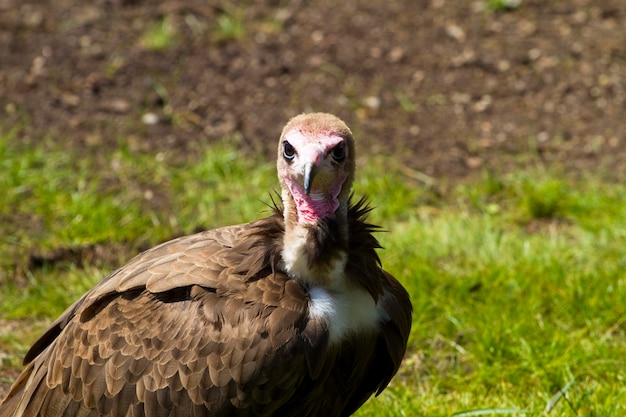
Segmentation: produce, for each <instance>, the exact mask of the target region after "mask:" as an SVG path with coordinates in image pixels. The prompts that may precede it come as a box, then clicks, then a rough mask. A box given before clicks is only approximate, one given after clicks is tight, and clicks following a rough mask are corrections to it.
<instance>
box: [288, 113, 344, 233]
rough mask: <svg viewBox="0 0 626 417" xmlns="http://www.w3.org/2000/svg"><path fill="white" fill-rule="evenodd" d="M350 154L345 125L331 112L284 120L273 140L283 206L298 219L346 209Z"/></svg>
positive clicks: (312, 219)
mask: <svg viewBox="0 0 626 417" xmlns="http://www.w3.org/2000/svg"><path fill="white" fill-rule="evenodd" d="M354 152H355V151H354V139H353V137H352V133H351V132H350V129H349V128H348V126H346V124H345V123H344V122H342V121H341V120H340V119H338V118H337V117H335V116H333V115H331V114H326V113H309V114H302V115H299V116H296V117H294V118H293V119H291V120H290V121H289V123H287V125H286V126H285V128H284V129H283V132H282V134H281V137H280V141H279V144H278V163H277V165H278V176H279V179H280V183H281V186H282V189H283V200H284V201H283V202H284V204H285V207H286V208H289V207H291V206H293V207H295V212H296V219H295V221H296V222H297V223H300V224H310V223H316V222H318V221H319V220H321V219H324V218H336V217H337V216H338V215H339V213H340V212H345V210H347V202H348V199H349V196H350V190H351V188H352V181H353V178H354V171H355V159H354V158H355V153H354ZM344 214H345V213H344Z"/></svg>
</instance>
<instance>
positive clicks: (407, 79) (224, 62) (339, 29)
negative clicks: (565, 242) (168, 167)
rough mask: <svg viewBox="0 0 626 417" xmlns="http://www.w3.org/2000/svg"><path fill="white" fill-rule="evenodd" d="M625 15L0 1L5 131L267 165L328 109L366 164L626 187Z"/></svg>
mask: <svg viewBox="0 0 626 417" xmlns="http://www.w3.org/2000/svg"><path fill="white" fill-rule="evenodd" d="M492 3H494V2H492ZM625 23H626V2H624V1H623V0H602V1H600V0H569V1H545V0H523V1H522V3H521V5H520V6H519V7H518V8H516V9H515V10H509V11H505V10H493V9H491V8H489V7H487V0H485V1H480V0H477V1H456V0H354V1H342V2H337V1H331V0H311V1H304V0H294V1H284V0H267V1H260V0H244V1H240V2H235V1H232V2H228V1H225V0H221V1H220V0H214V1H200V0H186V1H181V0H167V1H147V0H95V1H79V0H55V1H44V0H32V1H29V0H0V129H1V130H2V131H3V132H6V131H8V130H10V129H16V131H17V132H18V134H17V135H16V140H19V141H21V142H22V143H23V144H25V145H26V146H28V145H29V144H35V143H36V142H37V141H40V140H42V139H43V138H51V139H52V140H54V141H57V142H59V143H60V144H61V145H62V146H66V147H67V148H73V149H81V150H83V151H84V152H88V153H92V154H97V155H106V154H107V153H108V152H110V151H111V150H113V149H116V148H117V147H120V146H129V147H131V148H132V149H138V150H141V151H145V152H155V153H156V152H171V153H174V154H176V155H181V156H182V157H184V155H186V154H188V153H191V152H196V151H197V149H199V147H204V146H206V145H207V143H210V142H211V141H215V140H219V139H220V138H222V137H224V136H225V135H233V136H232V137H238V138H239V139H238V143H240V144H241V146H242V147H244V148H245V149H246V150H247V151H249V152H265V153H267V155H268V157H271V155H273V149H274V146H275V142H276V139H277V137H278V135H279V133H280V129H281V127H282V126H283V124H284V123H285V122H286V120H287V119H288V118H289V117H291V116H293V115H295V114H297V113H300V112H302V111H311V110H315V111H328V112H332V113H335V114H337V115H338V116H340V117H342V118H343V119H344V120H346V122H347V123H348V124H349V125H350V126H351V127H352V128H353V130H354V132H355V134H356V135H357V139H358V140H359V143H360V148H361V154H364V153H370V154H371V153H377V154H384V155H387V156H389V158H390V161H395V160H396V159H397V160H398V161H399V162H397V163H399V164H402V165H403V166H404V167H406V168H407V169H408V170H411V172H419V173H423V174H426V175H427V176H429V177H431V178H434V179H435V180H441V181H444V182H447V181H450V182H455V181H462V180H464V179H466V178H468V177H471V176H472V175H477V174H478V175H480V173H482V172H484V171H486V170H489V171H498V172H500V171H506V170H510V169H513V168H520V167H528V166H536V165H546V166H550V167H556V169H559V170H563V171H565V172H569V173H574V174H576V173H585V172H594V173H601V175H604V176H606V177H607V178H610V179H612V180H620V179H621V178H623V176H624V174H626V152H625V151H626V135H625V129H624V126H625V125H626V122H625V121H626V117H625V111H626V24H625ZM48 140H50V139H48ZM393 163H396V162H393ZM0 193H1V191H0ZM24 227H25V228H26V227H28V225H26V224H25V225H24Z"/></svg>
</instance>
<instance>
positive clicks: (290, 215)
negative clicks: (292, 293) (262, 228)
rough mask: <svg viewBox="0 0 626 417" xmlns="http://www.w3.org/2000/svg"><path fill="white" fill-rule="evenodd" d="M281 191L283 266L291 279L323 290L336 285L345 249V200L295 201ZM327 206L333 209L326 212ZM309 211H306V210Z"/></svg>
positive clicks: (346, 223) (346, 238)
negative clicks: (322, 287) (283, 231)
mask: <svg viewBox="0 0 626 417" xmlns="http://www.w3.org/2000/svg"><path fill="white" fill-rule="evenodd" d="M299 197H300V196H292V194H291V193H288V192H283V205H284V219H285V234H284V242H283V252H282V259H283V264H284V265H283V266H284V269H285V271H286V272H287V273H288V274H289V275H290V276H292V277H293V278H295V279H299V280H302V281H304V282H306V283H308V284H310V285H321V286H324V287H328V286H332V285H333V283H334V284H338V283H339V282H340V281H342V280H343V279H344V278H343V277H344V275H345V266H346V263H347V248H348V243H347V242H348V221H347V220H348V219H347V216H348V201H347V199H344V198H335V200H336V202H333V203H332V204H329V203H328V202H324V203H320V202H318V201H315V200H314V199H313V198H311V196H305V197H309V198H310V200H308V201H304V202H303V201H302V200H298V198H299ZM329 207H336V208H335V209H334V210H333V211H329ZM309 209H310V210H311V212H307V210H309Z"/></svg>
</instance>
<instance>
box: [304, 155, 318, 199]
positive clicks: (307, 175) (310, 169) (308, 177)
mask: <svg viewBox="0 0 626 417" xmlns="http://www.w3.org/2000/svg"><path fill="white" fill-rule="evenodd" d="M315 174H316V170H315V165H314V164H313V163H312V162H307V163H306V164H305V165H304V194H306V195H309V193H310V192H311V184H312V183H313V178H315Z"/></svg>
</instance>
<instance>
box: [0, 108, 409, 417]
mask: <svg viewBox="0 0 626 417" xmlns="http://www.w3.org/2000/svg"><path fill="white" fill-rule="evenodd" d="M277 156H278V158H277V173H278V179H279V183H280V191H279V192H277V193H276V194H277V197H279V199H278V198H276V200H278V201H274V198H273V199H272V201H273V204H268V206H270V213H268V216H267V217H264V218H261V219H259V220H254V221H251V222H250V223H246V224H240V225H233V226H224V227H220V228H216V229H211V230H204V231H201V232H197V233H195V234H191V235H188V236H183V237H179V238H176V239H173V240H170V241H168V242H165V243H162V244H160V245H157V246H155V247H153V248H151V249H148V250H147V251H145V252H143V253H141V254H139V255H137V256H135V257H134V258H133V259H131V260H130V261H129V262H128V263H126V264H125V265H124V266H122V267H121V268H119V269H117V270H115V271H114V272H112V273H111V274H110V275H108V276H106V277H105V278H104V279H102V280H101V281H100V282H98V283H97V284H95V285H94V286H93V287H92V288H91V289H90V290H88V291H87V292H86V293H85V294H84V295H83V296H82V297H81V298H80V299H79V300H78V301H76V302H75V303H74V304H73V305H71V306H70V307H69V308H67V310H66V311H65V312H64V313H63V314H62V315H61V316H60V317H59V318H58V319H57V320H56V321H54V322H53V323H52V325H51V326H50V328H49V329H48V330H47V331H46V332H44V333H43V335H42V336H41V337H40V338H39V339H38V340H37V341H36V342H35V343H34V344H33V345H32V347H31V348H30V349H29V350H28V352H27V353H26V355H25V358H24V366H25V368H24V370H23V371H22V373H21V374H20V375H19V376H18V377H17V379H16V381H15V382H14V384H13V385H12V387H11V389H10V391H9V393H8V395H7V397H6V398H5V399H4V400H3V402H2V403H1V405H0V417H35V416H39V417H78V416H81V417H83V416H110V417H141V416H150V417H179V416H181V417H182V416H185V417H220V416H229V417H230V416H261V417H263V416H279V417H290V416H298V417H308V416H325V417H333V416H337V417H343V416H349V415H351V414H353V413H354V412H355V411H356V410H357V409H358V408H360V407H361V406H362V405H363V403H364V402H365V401H366V400H367V399H368V398H370V397H371V396H373V395H378V394H380V393H381V392H382V391H383V390H384V389H385V388H386V387H387V385H388V384H389V382H390V381H391V379H392V377H394V375H395V374H396V373H397V371H398V369H399V367H400V364H401V361H402V359H403V357H404V355H405V353H406V348H407V343H408V338H409V333H410V330H411V321H412V305H411V301H410V298H409V295H408V293H407V291H406V289H405V288H404V287H403V286H402V284H401V283H400V282H399V281H398V280H397V279H395V278H394V277H393V276H392V275H391V274H390V273H389V272H386V271H385V270H384V269H383V267H382V265H381V260H380V257H379V255H378V250H379V249H381V245H380V244H379V242H378V240H377V239H376V238H375V237H374V233H375V232H377V231H379V230H380V227H379V226H376V225H373V224H371V223H368V221H367V215H368V213H369V212H370V211H371V210H372V207H371V203H370V202H369V200H367V198H366V197H362V198H360V199H359V200H356V199H355V198H354V197H353V191H352V185H353V181H354V177H355V165H356V154H355V140H354V138H353V134H352V132H351V131H350V129H349V128H348V126H347V125H346V124H345V123H344V122H343V121H342V120H341V119H339V118H338V117H336V116H334V115H332V114H329V113H302V114H299V115H296V116H294V117H293V118H291V119H290V120H289V121H288V123H287V124H286V125H285V126H284V128H283V130H282V133H281V135H280V139H279V143H278V154H277Z"/></svg>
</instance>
